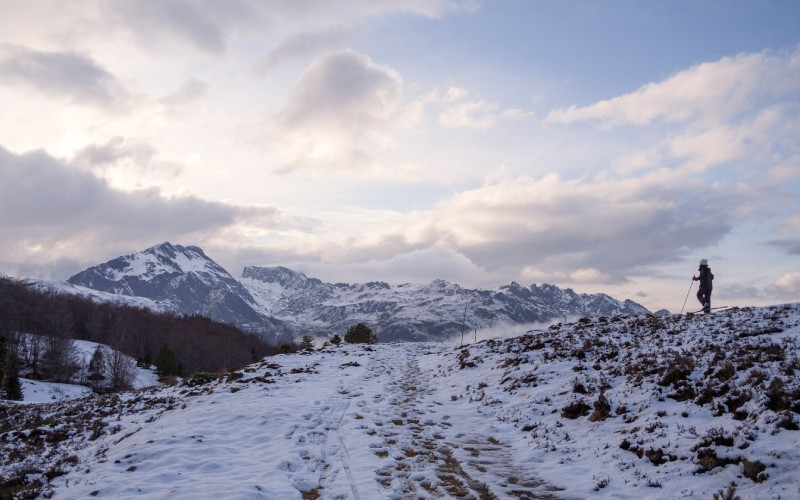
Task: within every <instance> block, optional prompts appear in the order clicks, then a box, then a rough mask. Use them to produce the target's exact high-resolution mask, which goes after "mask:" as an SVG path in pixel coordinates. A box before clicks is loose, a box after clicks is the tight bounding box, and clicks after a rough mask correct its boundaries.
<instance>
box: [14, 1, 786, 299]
mask: <svg viewBox="0 0 800 500" xmlns="http://www.w3.org/2000/svg"><path fill="white" fill-rule="evenodd" d="M0 12H3V15H2V16H0V232H2V234H3V237H2V239H0V273H3V274H6V275H10V276H18V277H33V278H51V279H66V278H68V277H69V276H71V275H72V274H74V273H77V272H78V271H80V270H82V269H84V268H86V267H88V266H90V265H95V264H98V263H101V262H105V261H107V260H110V259H112V258H115V257H117V256H119V255H125V254H130V253H134V252H137V251H141V250H143V249H145V248H148V247H150V246H152V245H155V244H158V243H161V242H164V241H170V242H172V243H174V244H183V245H198V246H200V247H202V248H203V249H204V250H205V252H206V253H207V254H208V255H209V256H210V257H212V258H213V259H214V260H216V261H217V262H218V263H220V264H221V265H222V266H223V267H225V268H226V269H227V270H228V271H229V272H231V274H233V275H234V276H239V274H240V273H241V270H242V268H243V267H244V266H246V265H283V266H287V267H290V268H293V269H296V270H299V271H302V272H305V273H306V274H308V275H309V276H313V277H318V278H320V279H323V280H325V281H330V282H339V281H346V282H357V281H369V280H381V281H386V282H389V283H405V282H412V283H426V282H429V281H431V280H433V279H436V278H441V279H446V280H448V281H452V282H455V283H459V284H461V285H462V286H467V287H496V286H500V285H502V284H505V283H508V282H510V281H516V282H518V283H520V284H523V285H530V284H533V283H545V282H546V283H553V284H556V285H558V286H561V287H570V288H573V289H575V290H576V291H578V292H587V293H595V292H605V293H608V294H610V295H612V296H614V297H616V298H619V299H625V298H630V299H633V300H636V301H637V302H639V303H641V304H643V305H645V306H646V307H648V308H650V309H652V310H657V309H661V308H667V309H670V310H672V311H679V310H680V309H681V307H682V304H683V303H684V300H685V298H686V297H687V294H689V292H690V291H692V290H690V284H691V277H692V275H693V273H695V272H696V271H697V263H698V261H699V260H700V259H701V258H706V259H708V260H709V262H710V266H711V268H712V271H713V272H714V274H715V280H714V295H713V297H712V298H713V301H714V305H740V306H744V305H764V304H772V303H781V302H790V301H797V300H798V297H800V141H799V140H798V137H800V3H798V2H795V1H767V0H752V1H751V0H732V1H727V0H726V1H722V0H720V1H714V0H709V1H704V2H696V1H680V0H678V1H670V2H665V1H656V2H639V1H634V0H619V1H607V0H592V1H555V0H553V1H527V0H518V1H517V0H427V1H424V0H342V1H337V2H328V1H325V0H293V1H278V0H228V1H225V2H219V1H214V0H205V1H204V0H196V1H189V0H162V1H159V2H138V1H133V0H80V1H76V2H62V1H60V0H53V1H50V0H25V1H12V0H0ZM694 289H695V290H696V287H694ZM690 295H691V296H693V295H694V293H691V294H690ZM691 296H690V302H689V303H688V304H687V307H686V309H688V310H691V309H693V308H694V307H695V306H696V305H697V304H696V300H695V299H694V298H693V297H691Z"/></svg>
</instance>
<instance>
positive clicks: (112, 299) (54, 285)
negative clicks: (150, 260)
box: [23, 278, 172, 312]
mask: <svg viewBox="0 0 800 500" xmlns="http://www.w3.org/2000/svg"><path fill="white" fill-rule="evenodd" d="M23 282H24V283H25V284H27V285H28V286H30V287H31V288H33V289H34V290H39V291H43V292H54V293H65V294H68V295H77V296H79V297H83V298H86V299H90V300H92V301H94V302H98V303H112V304H119V305H124V306H130V307H141V308H143V309H149V310H151V311H155V312H167V311H171V310H172V309H170V308H169V306H168V305H167V304H164V303H160V302H157V301H155V300H152V299H148V298H146V297H136V296H130V295H119V294H117V293H111V292H101V291H99V290H95V289H93V288H87V287H85V286H80V285H73V284H72V283H68V282H66V281H56V280H37V279H31V278H28V279H25V280H23Z"/></svg>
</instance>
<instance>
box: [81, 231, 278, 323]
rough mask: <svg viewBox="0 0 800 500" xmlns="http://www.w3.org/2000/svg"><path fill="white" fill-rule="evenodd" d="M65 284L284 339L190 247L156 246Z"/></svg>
mask: <svg viewBox="0 0 800 500" xmlns="http://www.w3.org/2000/svg"><path fill="white" fill-rule="evenodd" d="M67 281H68V283H70V284H72V285H78V286H82V287H85V288H91V289H94V290H99V291H102V292H107V293H112V294H117V295H124V296H132V297H144V298H147V299H150V300H152V301H154V302H155V303H156V304H158V305H159V306H160V307H162V308H163V309H165V310H168V311H174V312H177V313H181V314H201V315H204V316H209V317H211V318H213V319H215V320H218V321H224V322H227V323H233V324H235V325H237V326H239V327H241V328H243V329H245V330H249V331H255V332H259V333H262V334H264V335H265V336H267V337H271V338H275V337H277V336H281V335H283V334H286V328H285V327H284V325H282V324H281V323H280V322H279V321H276V320H275V319H273V318H270V317H268V316H266V315H264V314H262V313H261V312H260V311H259V310H258V309H259V307H258V305H257V304H256V303H255V301H254V299H253V297H252V296H251V295H250V293H249V292H248V291H247V289H245V288H244V287H243V286H242V284H241V283H239V282H238V281H237V280H236V279H235V278H234V277H233V276H231V275H230V274H229V273H228V272H227V271H226V270H225V269H223V268H222V267H221V266H220V265H219V264H217V263H216V262H214V261H213V260H212V259H210V258H209V257H208V256H206V254H205V253H203V250H202V249H200V248H199V247H196V246H187V247H184V246H181V245H172V244H171V243H162V244H160V245H156V246H153V247H150V248H148V249H147V250H144V251H142V252H139V253H135V254H131V255H125V256H122V257H118V258H116V259H113V260H110V261H108V262H106V263H105V264H100V265H97V266H94V267H90V268H89V269H86V270H85V271H82V272H80V273H78V274H76V275H75V276H72V277H71V278H69V280H67Z"/></svg>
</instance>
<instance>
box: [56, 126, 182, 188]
mask: <svg viewBox="0 0 800 500" xmlns="http://www.w3.org/2000/svg"><path fill="white" fill-rule="evenodd" d="M70 163H71V165H73V166H76V167H80V168H83V169H85V170H88V171H91V172H94V173H95V174H98V175H100V176H102V177H105V178H109V177H113V176H114V174H119V173H125V174H128V176H129V177H130V176H131V174H133V175H134V176H141V175H144V174H158V175H160V176H162V177H175V176H177V175H178V174H180V173H181V172H182V170H183V167H182V166H181V165H179V164H177V163H174V162H169V161H164V160H160V159H159V157H158V151H157V150H156V148H155V147H154V146H152V145H151V144H148V143H146V142H141V141H135V140H131V139H126V138H124V137H119V136H117V137H112V138H111V139H109V140H108V141H107V142H106V143H104V144H99V145H98V144H92V145H89V146H86V147H85V148H83V149H81V150H79V151H78V152H76V153H75V155H74V156H73V158H72V160H71V161H70Z"/></svg>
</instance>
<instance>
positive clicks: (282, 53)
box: [254, 28, 353, 75]
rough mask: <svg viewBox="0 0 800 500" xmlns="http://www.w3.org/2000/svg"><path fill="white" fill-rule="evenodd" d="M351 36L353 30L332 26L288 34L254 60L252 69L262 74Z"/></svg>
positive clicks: (329, 48)
mask: <svg viewBox="0 0 800 500" xmlns="http://www.w3.org/2000/svg"><path fill="white" fill-rule="evenodd" d="M352 37H353V30H351V29H348V28H332V29H329V30H327V31H323V32H319V33H299V34H296V35H293V36H290V37H289V38H287V39H286V40H284V41H283V42H282V43H281V44H280V45H278V46H277V47H276V48H275V49H273V50H271V51H270V52H269V53H268V54H267V55H265V56H264V57H262V58H261V59H259V60H258V61H256V63H255V65H254V70H255V72H256V74H259V75H263V74H265V73H267V72H269V71H270V70H272V69H274V68H275V67H277V66H280V65H282V64H284V63H286V62H288V61H291V60H293V59H296V58H298V57H304V56H309V55H311V54H314V53H315V52H317V51H320V50H326V51H330V50H332V49H334V48H336V46H337V45H341V44H342V43H344V42H346V41H348V40H350V39H351V38H352Z"/></svg>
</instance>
